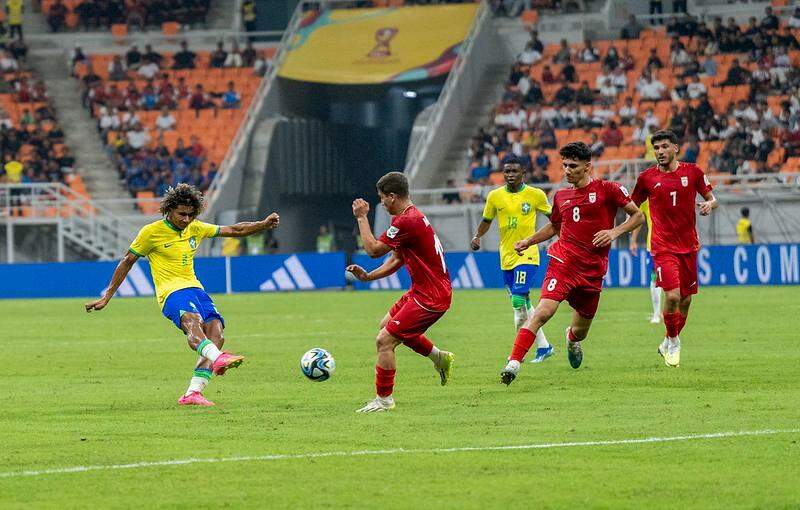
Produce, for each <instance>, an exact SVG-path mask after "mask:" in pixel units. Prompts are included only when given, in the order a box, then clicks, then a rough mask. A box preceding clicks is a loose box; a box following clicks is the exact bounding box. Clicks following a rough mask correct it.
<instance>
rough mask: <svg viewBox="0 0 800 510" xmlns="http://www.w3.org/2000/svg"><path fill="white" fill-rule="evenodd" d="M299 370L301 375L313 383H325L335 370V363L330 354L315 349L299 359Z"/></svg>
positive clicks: (323, 350) (317, 348)
mask: <svg viewBox="0 0 800 510" xmlns="http://www.w3.org/2000/svg"><path fill="white" fill-rule="evenodd" d="M300 370H302V371H303V375H304V376H306V377H308V378H309V379H311V380H312V381H315V382H322V381H327V380H328V379H330V377H331V376H332V375H333V372H334V371H335V370H336V362H335V361H334V360H333V356H331V353H329V352H328V351H326V350H325V349H320V348H319V347H315V348H314V349H311V350H310V351H308V352H307V353H305V354H303V357H302V358H300Z"/></svg>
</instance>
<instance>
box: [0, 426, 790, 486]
mask: <svg viewBox="0 0 800 510" xmlns="http://www.w3.org/2000/svg"><path fill="white" fill-rule="evenodd" d="M798 432H800V429H783V430H743V431H738V432H714V433H710V434H690V435H685V436H672V437H646V438H641V439H612V440H607V441H582V442H570V443H540V444H524V445H507V446H463V447H456V448H424V449H405V448H392V449H389V450H360V451H349V452H348V451H338V452H336V451H335V452H316V453H298V454H274V455H253V456H243V457H217V458H207V459H197V458H188V459H176V460H161V461H151V462H134V463H130V464H106V465H96V466H71V467H63V468H51V469H39V470H29V471H8V472H0V478H21V477H35V476H44V475H57V474H67V473H84V472H87V471H108V470H116V469H139V468H148V467H158V466H182V465H185V464H201V463H202V464H217V463H221V462H263V461H270V460H291V459H319V458H325V457H362V456H378V455H397V454H421V453H422V454H425V453H437V454H438V453H460V452H488V451H506V450H546V449H552V448H573V447H587V446H618V445H636V444H645V443H670V442H678V441H695V440H700V439H720V438H730V437H745V436H773V435H776V434H795V433H798Z"/></svg>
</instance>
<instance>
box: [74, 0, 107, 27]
mask: <svg viewBox="0 0 800 510" xmlns="http://www.w3.org/2000/svg"><path fill="white" fill-rule="evenodd" d="M73 12H74V13H75V14H77V15H78V22H79V23H80V24H81V25H83V29H84V30H86V31H87V32H88V31H89V29H90V28H91V27H92V26H100V7H99V6H98V5H97V3H96V2H95V1H94V0H83V1H82V2H80V3H79V4H78V5H77V6H75V8H74V10H73Z"/></svg>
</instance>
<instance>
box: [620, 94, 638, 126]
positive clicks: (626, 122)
mask: <svg viewBox="0 0 800 510" xmlns="http://www.w3.org/2000/svg"><path fill="white" fill-rule="evenodd" d="M638 113H639V111H638V110H637V108H636V106H634V105H633V98H632V97H631V96H628V97H626V98H625V104H623V105H622V107H621V108H620V109H619V112H618V115H619V120H620V124H622V125H623V126H630V125H631V124H632V123H633V119H635V118H636V115H637V114H638Z"/></svg>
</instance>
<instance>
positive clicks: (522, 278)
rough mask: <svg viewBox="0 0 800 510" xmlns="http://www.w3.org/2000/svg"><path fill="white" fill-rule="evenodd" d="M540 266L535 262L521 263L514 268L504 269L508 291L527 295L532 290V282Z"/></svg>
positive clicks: (504, 278)
mask: <svg viewBox="0 0 800 510" xmlns="http://www.w3.org/2000/svg"><path fill="white" fill-rule="evenodd" d="M538 269H539V266H535V265H533V264H521V265H519V266H517V267H515V268H514V269H504V270H503V281H504V282H505V284H506V288H507V289H508V292H510V293H511V295H512V296H525V297H527V296H528V294H530V291H531V283H532V282H533V278H534V277H535V276H536V271H537V270H538Z"/></svg>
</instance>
